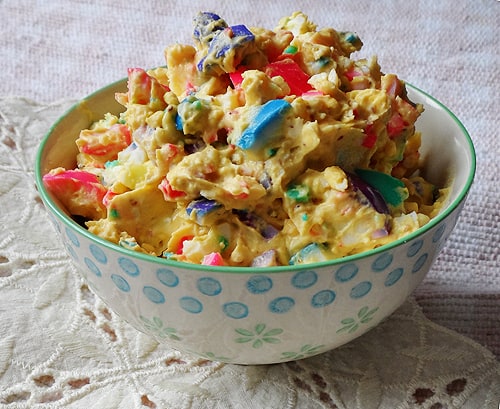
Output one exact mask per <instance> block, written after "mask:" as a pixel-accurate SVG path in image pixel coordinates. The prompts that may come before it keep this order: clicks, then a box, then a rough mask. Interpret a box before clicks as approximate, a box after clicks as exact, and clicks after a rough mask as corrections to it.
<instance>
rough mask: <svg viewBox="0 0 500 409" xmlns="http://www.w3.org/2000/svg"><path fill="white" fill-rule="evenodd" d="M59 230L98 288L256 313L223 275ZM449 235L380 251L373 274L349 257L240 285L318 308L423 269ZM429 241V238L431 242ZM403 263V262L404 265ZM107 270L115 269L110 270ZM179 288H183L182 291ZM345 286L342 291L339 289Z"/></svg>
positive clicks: (289, 307) (274, 306)
mask: <svg viewBox="0 0 500 409" xmlns="http://www.w3.org/2000/svg"><path fill="white" fill-rule="evenodd" d="M61 230H62V231H63V233H64V235H63V238H64V239H65V240H64V244H65V247H66V249H67V251H68V253H69V254H70V256H71V257H72V258H73V259H74V260H76V261H78V259H79V255H81V257H82V261H83V264H84V266H86V268H87V271H88V272H90V273H91V274H90V275H88V276H87V277H88V278H91V281H93V283H92V285H93V286H95V287H98V286H99V284H98V283H99V282H100V281H99V280H111V282H112V283H113V286H114V287H115V288H116V289H117V290H118V294H123V295H124V296H125V295H126V294H130V295H132V294H135V295H133V297H137V295H141V296H143V297H145V300H147V302H149V303H152V304H164V303H166V302H167V299H168V300H169V302H173V303H174V304H175V303H176V305H177V306H178V307H179V308H180V310H182V311H184V312H185V313H187V314H190V315H202V314H203V313H204V311H205V310H207V308H206V305H205V304H206V303H208V302H210V300H211V299H217V300H219V301H217V302H216V304H218V305H219V307H218V308H220V309H221V310H222V312H223V314H224V315H225V316H226V317H228V318H230V319H234V320H241V319H245V318H247V317H249V316H252V308H255V307H254V306H253V305H252V306H250V305H249V304H246V301H244V300H238V297H237V295H236V296H234V295H231V294H230V293H227V290H226V291H225V289H224V283H225V282H224V280H220V279H217V278H215V276H210V274H206V275H203V276H200V277H197V278H196V279H195V280H194V282H192V283H191V284H186V282H184V281H183V280H185V278H184V276H183V275H181V274H179V273H177V272H175V271H174V270H173V269H169V268H168V267H161V268H157V269H156V270H154V271H153V272H152V273H149V272H147V273H146V271H141V264H140V263H139V262H136V261H134V260H132V259H131V258H129V257H126V256H119V257H118V258H115V257H116V256H115V257H113V253H110V252H109V251H108V249H107V248H106V247H104V246H99V245H98V244H95V243H89V244H88V247H87V249H88V251H87V252H82V251H81V250H82V247H83V246H84V245H83V244H82V243H85V241H84V240H82V239H81V238H80V237H79V236H78V235H77V234H76V233H74V232H73V231H72V230H70V229H69V228H66V229H61ZM448 234H449V233H448ZM446 236H447V234H446V225H445V224H444V223H442V224H440V225H439V226H437V227H436V228H435V230H434V231H433V232H432V234H430V235H428V236H427V237H425V238H416V239H415V240H413V241H412V242H411V243H410V244H409V246H407V247H406V249H405V250H404V257H405V259H404V260H403V261H398V262H395V260H396V259H398V258H397V257H395V253H394V251H391V250H389V251H385V252H383V253H380V254H379V255H378V256H377V257H376V258H375V259H374V261H372V262H371V264H370V265H369V266H368V268H369V270H368V272H370V270H371V274H372V275H371V276H370V274H365V271H366V270H365V267H362V266H361V264H358V262H356V261H351V262H349V263H347V264H344V265H341V266H340V267H335V268H333V269H332V270H331V272H330V275H329V277H328V278H327V279H325V274H326V276H328V273H326V272H325V271H321V274H319V272H318V271H316V270H315V269H313V268H311V269H306V270H304V271H299V272H297V273H294V274H292V275H289V276H288V277H289V279H288V280H289V281H288V283H286V282H283V280H282V279H280V277H282V275H280V274H278V275H277V276H276V277H274V276H273V275H267V274H259V273H257V274H254V275H252V276H250V278H248V279H247V280H246V282H245V283H244V285H243V288H242V289H241V290H242V291H245V292H247V293H248V294H250V295H251V296H252V297H265V298H262V299H263V300H265V301H264V302H263V303H261V304H262V308H264V309H266V310H267V311H268V312H270V313H272V314H276V315H280V314H287V313H288V312H290V311H293V310H294V308H296V305H297V303H299V302H302V300H304V299H305V300H308V303H309V307H310V308H312V309H314V310H317V309H324V308H329V307H330V306H334V305H335V303H336V302H338V300H339V299H340V297H341V298H345V297H348V298H350V299H352V300H362V299H363V298H364V297H366V296H367V295H368V294H370V293H371V292H372V291H374V290H375V289H381V288H397V287H398V283H399V282H400V281H401V279H402V278H403V277H404V276H405V274H407V272H408V273H410V274H412V275H413V274H417V273H418V272H420V271H423V270H425V268H424V267H425V266H426V265H427V264H428V263H430V261H431V258H432V257H430V254H429V253H428V252H427V250H423V249H426V248H427V247H429V246H431V247H432V248H437V247H439V246H442V245H443V244H444V243H443V242H444V240H446ZM425 241H429V243H427V246H426V243H425ZM77 249H78V250H77ZM399 263H404V266H403V265H399ZM105 266H106V268H105ZM406 266H408V267H406ZM362 269H363V271H364V272H363V274H362V276H363V277H362V278H361V274H359V273H360V271H361V270H362ZM107 271H111V272H110V273H106V272H107ZM141 275H142V276H144V277H145V278H146V277H147V283H146V282H145V281H144V279H140V280H139V279H137V278H138V277H140V276H141ZM145 284H147V285H145ZM287 286H288V287H287ZM179 288H181V289H182V290H181V291H182V292H181V293H180V294H179ZM342 288H344V290H341V289H342ZM174 289H175V291H174ZM193 290H194V291H193ZM169 291H172V292H171V293H169ZM233 291H234V289H233ZM169 294H170V295H169ZM236 294H237V292H236ZM299 294H303V295H305V298H304V297H303V296H300V300H301V301H299V300H298V299H297V298H296V297H299ZM174 297H175V298H174ZM231 297H234V298H232V299H231ZM361 302H362V301H361ZM333 308H334V307H333ZM254 315H255V314H254Z"/></svg>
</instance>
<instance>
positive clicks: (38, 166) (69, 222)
mask: <svg viewBox="0 0 500 409" xmlns="http://www.w3.org/2000/svg"><path fill="white" fill-rule="evenodd" d="M125 85H126V79H121V80H119V81H116V82H114V83H112V84H109V85H108V86H106V87H104V88H101V89H99V90H97V91H96V92H94V93H92V94H90V95H89V96H87V97H86V98H84V99H83V100H82V101H79V102H78V103H76V104H75V105H73V106H72V107H71V108H70V109H69V110H68V111H66V112H65V113H64V114H63V115H62V116H61V117H60V118H59V119H58V120H57V121H56V122H55V123H54V124H53V125H52V127H51V128H50V129H49V131H48V133H47V134H46V135H45V137H44V139H43V140H42V142H41V144H40V147H39V149H38V152H37V156H36V162H35V178H36V184H37V188H38V191H39V193H40V195H41V197H42V199H43V201H44V203H45V205H46V206H48V207H49V208H50V209H51V210H52V211H53V212H54V213H55V214H56V215H57V216H58V218H59V219H60V220H61V221H62V222H64V223H65V224H66V226H68V227H70V228H71V229H75V230H77V231H78V232H80V233H81V234H82V235H84V236H86V237H87V238H88V239H90V240H93V241H96V242H98V243H99V244H101V245H102V246H105V247H107V248H109V249H111V250H115V251H118V252H120V253H123V254H125V255H129V256H134V257H137V258H139V259H142V260H145V261H151V260H155V261H156V262H158V263H160V264H164V265H166V266H169V265H170V266H177V267H180V268H184V269H190V270H197V271H217V272H224V273H248V271H249V269H252V268H251V267H233V266H207V265H199V264H190V263H185V262H179V261H174V260H168V259H165V258H161V257H154V256H151V255H147V254H143V253H139V252H135V251H133V250H128V249H125V248H123V247H120V246H118V245H117V244H114V243H112V242H109V241H107V240H105V239H102V238H100V237H98V236H96V235H94V234H92V233H90V232H89V231H88V230H86V229H85V228H83V227H82V226H80V225H79V224H78V223H76V222H75V221H74V220H73V219H71V217H69V216H68V215H67V214H66V213H65V212H64V211H63V210H61V209H60V208H59V207H58V206H57V204H56V203H55V202H54V201H53V199H52V197H51V196H50V194H49V193H48V191H47V190H46V189H45V187H44V184H43V181H42V177H43V174H42V172H43V170H42V159H43V156H44V153H45V148H46V146H47V142H48V140H49V138H50V136H51V134H52V133H53V132H54V130H55V129H56V128H57V126H58V125H59V124H60V123H61V122H62V121H63V120H64V118H65V117H66V116H67V115H68V114H70V113H71V112H73V111H75V110H77V109H79V108H81V107H82V106H85V103H86V101H88V100H89V99H92V98H93V97H95V96H96V95H99V94H101V93H104V92H106V91H109V92H111V91H112V90H113V89H119V88H123V87H124V86H125ZM406 85H407V87H408V89H409V90H410V91H413V92H415V93H417V94H420V95H421V96H423V97H425V99H427V101H428V102H429V103H430V104H433V105H435V106H436V107H438V108H440V109H442V110H443V111H444V112H446V114H447V115H448V116H449V117H450V118H451V119H452V120H453V121H454V123H455V124H456V125H457V127H458V129H460V131H461V135H462V137H463V138H464V140H465V143H466V145H467V148H468V153H469V155H470V169H469V173H468V174H467V176H466V180H465V183H464V185H463V187H462V189H461V190H460V191H459V192H458V194H457V195H456V197H455V198H454V199H453V201H452V202H450V203H448V204H447V205H446V206H445V208H444V209H443V211H441V212H440V213H439V214H438V215H437V216H435V217H434V218H433V219H431V220H430V221H429V222H428V223H427V224H425V225H424V226H422V227H421V228H419V229H418V230H416V231H414V232H412V233H410V234H408V235H406V236H404V237H402V238H400V239H398V240H395V241H393V242H391V243H388V244H385V245H383V246H380V247H377V248H375V249H373V250H367V251H364V252H362V253H358V254H354V255H350V256H346V257H343V258H339V259H333V260H328V261H322V262H317V263H311V264H310V266H311V268H319V267H321V266H327V265H331V266H333V265H336V264H339V263H345V262H347V261H354V260H359V259H361V258H364V257H367V256H371V255H375V254H378V253H382V252H384V251H387V250H389V249H392V248H394V247H397V246H399V245H400V244H402V243H405V242H408V241H410V240H412V239H414V238H416V237H419V236H421V235H422V234H424V233H425V232H427V231H428V230H430V229H432V228H433V227H434V226H436V225H437V224H439V223H440V222H441V221H442V220H443V219H445V218H446V217H447V216H448V215H449V214H450V213H451V212H453V211H454V210H455V209H456V208H457V207H458V206H459V205H460V203H462V202H463V201H464V200H465V198H466V196H467V194H468V192H469V190H470V187H471V185H472V182H473V180H474V174H475V170H476V156H475V150H474V145H473V143H472V139H471V137H470V135H469V133H468V132H467V130H466V129H465V127H464V125H463V124H462V123H461V122H460V121H459V119H458V118H457V117H456V116H455V114H454V113H453V112H451V111H450V110H449V109H448V108H447V107H446V106H445V105H443V104H442V103H441V102H439V101H438V100H437V99H435V98H434V97H432V96H431V95H429V94H427V93H426V92H424V91H422V90H420V89H419V88H417V87H415V86H413V85H411V84H408V83H406ZM424 107H425V104H424ZM303 268H304V266H303V265H286V266H275V267H266V273H279V272H282V271H294V270H299V269H303ZM255 269H257V268H255Z"/></svg>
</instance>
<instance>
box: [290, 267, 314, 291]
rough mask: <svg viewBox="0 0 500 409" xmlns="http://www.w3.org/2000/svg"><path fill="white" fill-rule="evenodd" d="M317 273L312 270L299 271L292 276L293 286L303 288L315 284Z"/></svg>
mask: <svg viewBox="0 0 500 409" xmlns="http://www.w3.org/2000/svg"><path fill="white" fill-rule="evenodd" d="M316 281H318V274H316V272H315V271H313V270H306V271H301V272H299V273H297V274H295V275H294V276H293V277H292V285H293V286H294V287H295V288H299V289H304V288H309V287H311V286H313V285H314V284H316Z"/></svg>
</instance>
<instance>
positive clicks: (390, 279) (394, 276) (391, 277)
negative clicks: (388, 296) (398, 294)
mask: <svg viewBox="0 0 500 409" xmlns="http://www.w3.org/2000/svg"><path fill="white" fill-rule="evenodd" d="M403 273H404V268H402V267H398V268H396V269H394V270H392V271H391V272H390V273H389V274H387V277H386V279H385V281H384V285H385V286H386V287H391V286H393V285H394V284H396V283H397V282H398V281H399V279H400V278H401V277H402V276H403Z"/></svg>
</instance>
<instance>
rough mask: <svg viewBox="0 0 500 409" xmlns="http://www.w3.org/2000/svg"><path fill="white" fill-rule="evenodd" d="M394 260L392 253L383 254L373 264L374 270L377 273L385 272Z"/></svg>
mask: <svg viewBox="0 0 500 409" xmlns="http://www.w3.org/2000/svg"><path fill="white" fill-rule="evenodd" d="M392 259H393V255H392V254H391V253H383V254H382V255H380V256H378V257H377V259H376V260H375V261H374V262H373V263H372V270H373V271H375V272H376V273H378V272H381V271H384V270H385V269H386V268H387V267H388V266H389V265H390V264H391V263H392Z"/></svg>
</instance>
